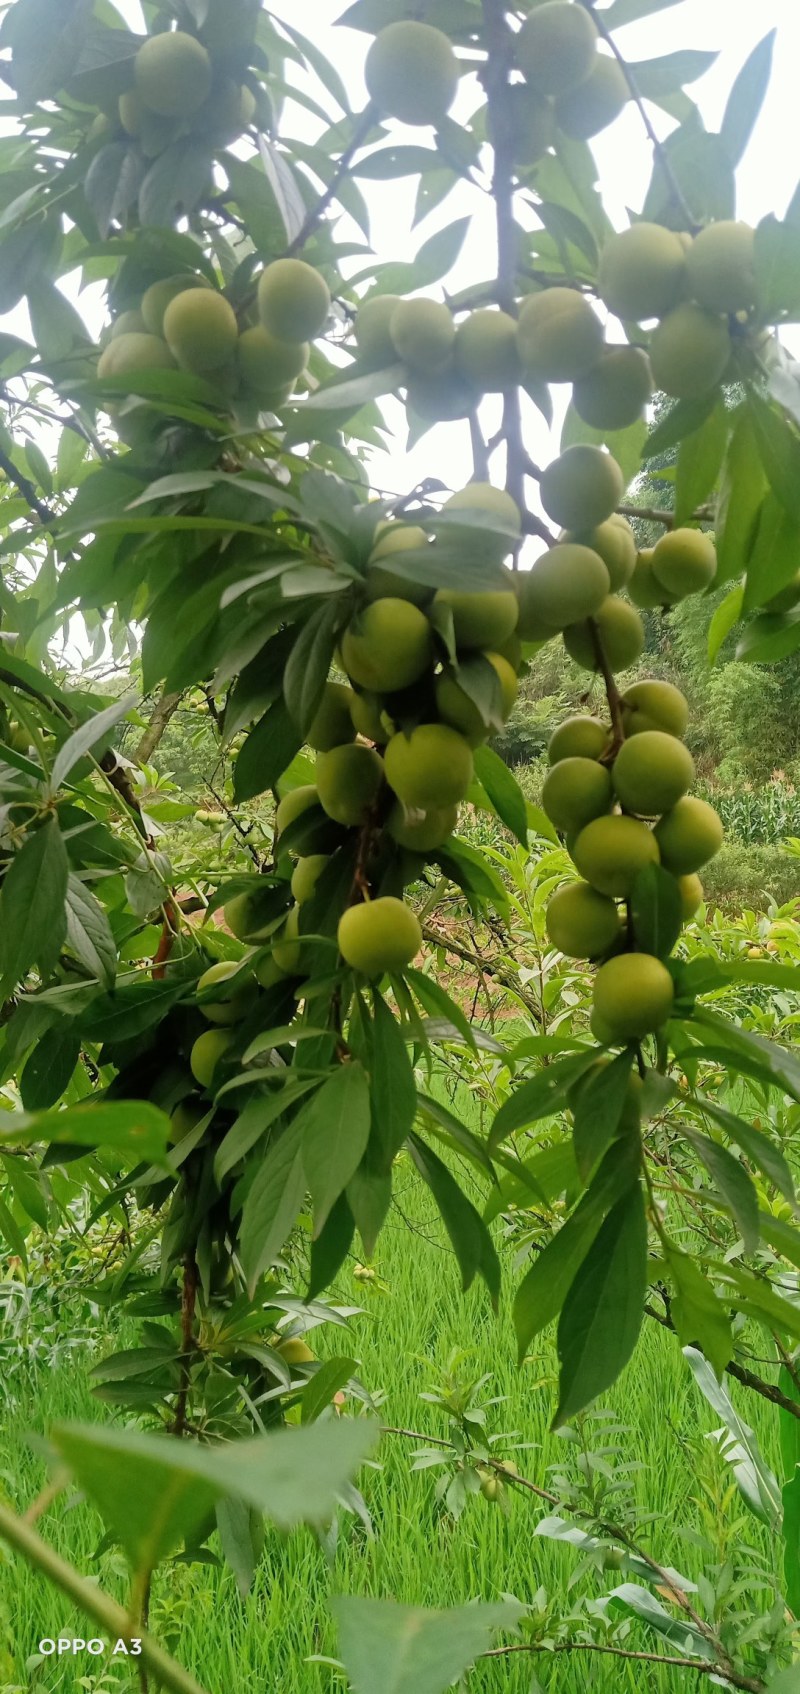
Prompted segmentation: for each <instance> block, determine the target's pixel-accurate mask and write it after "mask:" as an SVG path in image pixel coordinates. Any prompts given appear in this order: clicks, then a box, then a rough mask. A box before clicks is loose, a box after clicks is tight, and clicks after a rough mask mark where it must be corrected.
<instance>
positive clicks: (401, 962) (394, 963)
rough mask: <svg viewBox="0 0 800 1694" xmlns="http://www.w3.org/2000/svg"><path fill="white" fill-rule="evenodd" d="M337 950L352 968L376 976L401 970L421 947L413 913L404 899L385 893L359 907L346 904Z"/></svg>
mask: <svg viewBox="0 0 800 1694" xmlns="http://www.w3.org/2000/svg"><path fill="white" fill-rule="evenodd" d="M337 940H338V943H339V952H340V953H341V955H342V958H343V959H344V960H345V961H346V963H347V964H348V965H350V966H351V967H352V969H353V970H356V971H361V972H362V974H363V975H364V976H371V977H379V976H383V975H384V974H385V972H386V971H402V970H404V969H405V967H406V965H410V964H411V961H412V959H414V958H416V956H417V953H418V952H419V950H420V947H421V946H422V930H421V929H420V924H419V919H418V917H417V914H416V912H412V910H411V907H410V906H407V905H406V904H405V901H403V900H396V899H394V898H393V897H392V896H391V895H385V896H384V897H383V898H382V899H379V900H369V901H368V902H366V903H365V904H363V905H360V906H349V907H348V909H347V911H346V912H343V913H342V916H341V918H340V919H339V928H338V931H337Z"/></svg>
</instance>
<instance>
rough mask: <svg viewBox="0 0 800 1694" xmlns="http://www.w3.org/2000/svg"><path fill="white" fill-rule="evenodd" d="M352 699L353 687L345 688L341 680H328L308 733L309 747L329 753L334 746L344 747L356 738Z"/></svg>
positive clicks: (319, 751) (317, 751) (318, 751)
mask: <svg viewBox="0 0 800 1694" xmlns="http://www.w3.org/2000/svg"><path fill="white" fill-rule="evenodd" d="M352 700H353V690H352V688H344V687H343V685H342V684H341V683H340V682H326V684H325V689H324V692H323V695H322V699H321V700H320V703H319V705H318V707H317V710H316V712H315V713H314V717H313V719H312V721H311V725H310V727H309V729H308V733H307V735H306V741H307V742H308V745H309V747H313V748H314V751H315V752H316V753H329V752H330V750H331V748H332V747H342V746H344V745H345V743H346V742H348V741H354V740H355V731H354V728H353V719H352V715H351V705H352Z"/></svg>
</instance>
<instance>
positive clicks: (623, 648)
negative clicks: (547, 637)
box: [563, 594, 645, 675]
mask: <svg viewBox="0 0 800 1694" xmlns="http://www.w3.org/2000/svg"><path fill="white" fill-rule="evenodd" d="M592 625H594V629H593V628H592ZM563 638H564V646H565V647H566V649H567V652H568V653H569V655H570V658H572V659H574V660H575V662H576V664H579V665H582V666H583V668H584V670H587V671H597V670H600V668H601V666H600V657H599V654H598V651H597V641H599V642H600V646H601V648H602V652H603V656H604V658H605V661H606V663H607V665H608V668H609V670H610V671H611V672H612V673H613V674H614V675H616V673H617V671H626V670H629V668H630V666H631V665H635V663H636V660H637V659H638V658H639V657H640V656H641V654H642V653H643V651H644V640H645V634H644V624H643V623H642V620H641V618H640V616H639V613H638V612H637V611H635V610H634V608H633V606H628V605H627V604H626V602H625V601H624V600H619V599H618V598H617V596H616V594H609V596H608V599H607V600H604V601H603V604H602V606H601V607H600V608H599V610H598V611H597V612H595V613H594V614H593V616H592V623H591V624H590V623H589V622H585V623H574V624H570V625H569V627H568V628H567V629H565V630H564V631H563Z"/></svg>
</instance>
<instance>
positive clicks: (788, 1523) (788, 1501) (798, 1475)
mask: <svg viewBox="0 0 800 1694" xmlns="http://www.w3.org/2000/svg"><path fill="white" fill-rule="evenodd" d="M781 1505H782V1507H783V1515H782V1520H781V1534H782V1536H783V1574H784V1579H785V1585H786V1599H787V1601H788V1603H789V1605H790V1606H791V1608H792V1611H793V1612H794V1613H795V1616H796V1615H797V1609H798V1607H799V1606H800V1470H797V1471H795V1474H794V1476H793V1477H792V1479H791V1482H787V1483H785V1484H784V1487H783V1489H782V1490H781Z"/></svg>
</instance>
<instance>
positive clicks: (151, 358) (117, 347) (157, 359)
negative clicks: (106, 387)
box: [97, 334, 175, 377]
mask: <svg viewBox="0 0 800 1694" xmlns="http://www.w3.org/2000/svg"><path fill="white" fill-rule="evenodd" d="M174 369H175V360H174V359H173V357H172V354H171V352H170V350H169V348H168V346H167V343H166V341H162V340H161V338H160V336H157V335H137V334H129V335H117V336H115V337H114V339H113V340H112V341H109V343H108V346H107V348H106V350H105V352H104V353H102V354H101V356H100V358H99V360H98V363H97V374H98V376H99V377H106V376H132V377H135V376H139V375H140V374H141V372H142V371H174Z"/></svg>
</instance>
